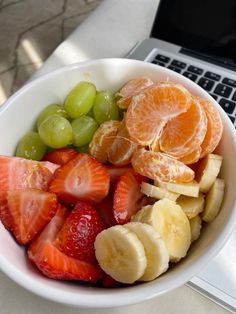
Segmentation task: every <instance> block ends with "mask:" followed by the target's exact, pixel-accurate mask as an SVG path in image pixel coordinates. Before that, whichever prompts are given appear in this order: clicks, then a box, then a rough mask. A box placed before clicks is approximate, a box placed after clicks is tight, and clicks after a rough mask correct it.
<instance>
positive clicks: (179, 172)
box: [132, 148, 194, 182]
mask: <svg viewBox="0 0 236 314" xmlns="http://www.w3.org/2000/svg"><path fill="white" fill-rule="evenodd" d="M132 166H133V168H134V170H135V171H136V172H138V173H139V174H141V175H143V176H146V177H148V178H150V179H153V180H160V181H163V182H190V181H192V180H193V178H194V171H193V170H192V169H190V168H189V167H188V166H186V165H185V164H184V163H182V162H180V161H178V160H177V159H175V158H172V157H170V156H168V155H166V154H163V153H159V152H157V153H156V152H152V151H148V150H145V149H144V148H141V149H137V150H136V151H135V152H134V154H133V158H132Z"/></svg>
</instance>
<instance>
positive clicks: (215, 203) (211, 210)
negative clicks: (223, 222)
mask: <svg viewBox="0 0 236 314" xmlns="http://www.w3.org/2000/svg"><path fill="white" fill-rule="evenodd" d="M224 189H225V183H224V180H222V179H218V178H217V179H216V180H215V182H214V184H213V185H212V187H211V189H210V191H209V192H208V194H207V196H206V206H205V209H204V211H203V213H202V219H203V220H204V221H206V222H211V221H213V220H214V219H215V217H216V216H217V215H218V213H219V211H220V207H221V204H222V201H223V198H224Z"/></svg>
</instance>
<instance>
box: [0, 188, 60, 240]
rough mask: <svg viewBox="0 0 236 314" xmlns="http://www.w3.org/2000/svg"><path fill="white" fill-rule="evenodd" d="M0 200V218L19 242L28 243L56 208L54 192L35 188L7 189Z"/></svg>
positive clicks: (53, 213)
mask: <svg viewBox="0 0 236 314" xmlns="http://www.w3.org/2000/svg"><path fill="white" fill-rule="evenodd" d="M5 197H6V198H1V201H0V219H1V221H2V223H3V225H4V226H5V228H6V229H8V230H9V231H10V232H12V234H13V235H14V237H15V239H16V241H17V242H18V243H20V244H26V243H28V242H29V241H30V240H31V239H33V237H34V236H35V235H36V234H37V233H39V232H40V231H41V230H42V229H43V228H44V226H45V225H46V224H47V223H48V222H49V221H50V220H51V218H52V217H53V216H54V215H55V213H56V210H57V205H58V203H57V197H56V195H55V194H52V193H48V192H45V191H41V190H36V189H27V190H22V191H20V190H16V191H8V192H6V193H5Z"/></svg>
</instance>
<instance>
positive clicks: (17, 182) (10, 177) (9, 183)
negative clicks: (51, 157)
mask: <svg viewBox="0 0 236 314" xmlns="http://www.w3.org/2000/svg"><path fill="white" fill-rule="evenodd" d="M57 168H58V165H55V164H52V163H50V162H39V161H34V160H28V159H24V158H19V157H8V156H0V186H1V191H2V192H6V191H14V190H24V189H28V188H35V189H40V190H44V191H46V190H47V188H48V183H49V181H50V180H51V178H52V174H53V172H54V171H55V170H56V169H57Z"/></svg>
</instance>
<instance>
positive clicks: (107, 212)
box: [96, 193, 117, 227]
mask: <svg viewBox="0 0 236 314" xmlns="http://www.w3.org/2000/svg"><path fill="white" fill-rule="evenodd" d="M96 209H97V211H98V213H99V214H100V216H101V218H102V220H103V221H104V223H105V224H106V226H107V227H111V226H114V225H116V224H117V222H116V221H115V218H114V213H113V194H112V193H110V194H109V195H107V196H106V197H105V198H104V199H103V200H101V202H99V203H97V204H96Z"/></svg>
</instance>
